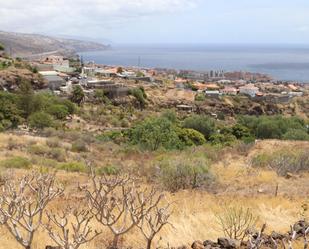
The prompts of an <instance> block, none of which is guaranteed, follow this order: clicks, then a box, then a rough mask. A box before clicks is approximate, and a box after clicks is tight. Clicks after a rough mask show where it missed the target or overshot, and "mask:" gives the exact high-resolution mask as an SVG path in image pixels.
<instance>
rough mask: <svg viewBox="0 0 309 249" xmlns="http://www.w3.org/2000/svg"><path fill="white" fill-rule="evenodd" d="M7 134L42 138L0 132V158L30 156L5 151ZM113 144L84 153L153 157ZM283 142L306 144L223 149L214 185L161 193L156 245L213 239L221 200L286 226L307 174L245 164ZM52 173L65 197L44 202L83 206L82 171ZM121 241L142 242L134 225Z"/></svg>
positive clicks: (296, 210) (294, 216)
mask: <svg viewBox="0 0 309 249" xmlns="http://www.w3.org/2000/svg"><path fill="white" fill-rule="evenodd" d="M9 137H11V138H12V139H14V141H16V143H18V144H20V146H21V147H22V146H26V145H27V144H28V143H29V141H32V142H33V141H35V142H36V143H37V144H45V143H46V141H45V139H43V138H38V137H30V136H13V135H6V134H0V149H1V151H0V160H3V159H5V158H8V157H9V156H12V155H13V156H15V155H20V156H25V157H30V155H29V154H28V153H27V150H23V149H14V150H12V151H7V150H6V146H7V143H8V139H9ZM113 146H114V145H113ZM113 146H108V147H107V148H106V147H104V146H99V147H91V148H90V152H89V153H90V155H91V156H93V158H94V160H96V161H97V163H98V164H103V163H117V162H121V163H122V164H123V165H130V167H136V166H139V167H141V166H142V165H146V164H147V163H148V162H150V161H151V160H153V159H154V158H155V157H156V155H152V154H144V155H140V154H139V153H137V154H135V156H132V155H126V154H125V153H119V148H118V147H113ZM284 146H293V147H301V148H304V147H307V146H308V147H309V143H303V142H299V143H298V142H285V141H260V142H258V143H257V145H255V146H254V147H253V149H252V150H251V151H250V153H249V156H248V157H244V156H235V155H229V154H227V155H225V160H222V161H220V162H218V163H216V164H214V165H213V166H212V173H213V174H214V175H216V178H217V182H218V183H217V186H216V189H215V191H212V192H207V191H205V190H204V191H203V190H186V191H181V192H177V193H175V194H170V193H166V198H167V200H168V201H170V202H174V205H173V214H172V217H171V223H172V224H173V226H167V227H165V228H164V229H163V230H162V231H161V233H160V235H159V236H158V237H157V238H156V240H155V245H156V246H160V247H167V245H168V244H169V245H172V246H180V245H190V244H191V243H192V242H193V241H195V240H206V239H213V240H215V239H216V238H217V237H219V236H222V235H223V234H222V232H221V231H220V229H219V226H218V225H217V222H216V218H215V215H216V214H217V213H218V212H220V208H221V207H222V206H223V205H224V204H232V205H241V206H243V207H248V208H251V209H252V211H253V212H254V214H256V215H258V216H259V224H262V223H264V222H266V223H267V225H268V226H267V230H268V231H269V232H271V231H273V230H276V231H278V232H286V231H287V230H288V229H289V225H291V224H293V223H294V222H295V221H297V220H298V219H299V214H300V211H301V205H302V204H303V203H305V202H307V203H308V202H309V199H308V196H309V174H304V175H302V176H301V177H299V178H295V179H285V178H282V177H278V176H277V175H276V174H275V173H274V172H272V171H265V170H256V169H252V168H250V167H249V166H248V161H249V158H250V157H252V156H253V155H256V154H257V153H262V152H264V151H270V150H273V148H280V147H281V148H282V147H284ZM199 152H200V151H199ZM115 153H116V154H118V155H119V158H116V157H115ZM71 156H74V154H72V155H71ZM140 156H141V157H140ZM137 159H139V162H137ZM24 173H26V171H25V170H14V177H18V176H21V175H23V174H24ZM57 177H58V179H59V180H60V181H61V182H62V183H63V184H64V185H65V187H66V196H65V200H57V201H55V202H53V203H52V204H51V206H50V207H49V208H50V209H53V210H57V209H61V208H62V207H63V206H67V205H68V203H70V204H71V205H74V206H80V207H85V206H83V205H84V204H83V203H84V195H83V193H82V192H78V191H77V185H78V183H79V182H80V183H81V184H85V183H87V179H88V178H87V175H82V174H79V173H66V172H58V175H57ZM277 184H279V195H278V196H277V197H275V196H274V190H275V187H276V185H277ZM93 226H94V227H95V228H96V229H100V230H101V229H102V227H101V226H100V225H99V224H97V223H96V222H93ZM111 238H112V236H111V233H110V232H109V231H108V230H107V229H106V228H104V233H103V234H102V235H101V236H99V237H98V238H97V239H96V240H95V241H93V242H91V243H90V244H89V245H87V246H84V247H81V248H82V249H97V248H104V246H105V245H107V244H108V242H109V241H110V240H111ZM123 243H124V245H127V246H132V247H133V248H143V247H144V245H145V241H144V240H143V238H142V237H141V235H140V234H139V233H138V232H137V231H136V230H133V231H132V232H131V233H130V234H128V235H126V236H125V237H124V240H123ZM46 244H53V243H52V242H51V241H50V240H49V238H48V235H47V234H46V232H45V231H43V230H41V231H40V232H39V233H38V234H37V235H36V237H35V241H34V246H33V249H42V248H44V246H45V245H46ZM7 248H10V249H11V248H12V249H13V248H14V249H19V248H21V247H19V246H18V244H17V243H16V242H15V241H14V239H13V238H12V237H11V236H10V235H9V234H8V233H7V232H6V230H5V229H3V228H0V249H7Z"/></svg>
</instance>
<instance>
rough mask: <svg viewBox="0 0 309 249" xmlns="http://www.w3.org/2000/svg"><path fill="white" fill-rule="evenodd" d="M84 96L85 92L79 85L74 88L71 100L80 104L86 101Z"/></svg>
mask: <svg viewBox="0 0 309 249" xmlns="http://www.w3.org/2000/svg"><path fill="white" fill-rule="evenodd" d="M84 98H85V93H84V91H83V89H82V87H81V86H79V85H77V86H75V87H74V88H73V93H72V96H71V101H72V102H74V103H76V104H78V105H81V104H82V102H83V101H84Z"/></svg>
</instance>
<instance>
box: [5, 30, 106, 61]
mask: <svg viewBox="0 0 309 249" xmlns="http://www.w3.org/2000/svg"><path fill="white" fill-rule="evenodd" d="M0 43H2V44H3V45H4V46H5V48H6V50H7V52H9V53H11V54H12V55H13V56H19V57H24V56H31V55H35V54H42V53H55V52H57V53H60V54H64V55H69V54H74V53H76V52H82V51H96V50H105V49H108V46H106V45H103V44H100V43H96V42H89V41H79V40H73V39H62V38H55V37H49V36H44V35H37V34H22V33H11V32H3V31H0Z"/></svg>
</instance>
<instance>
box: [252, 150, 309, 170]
mask: <svg viewBox="0 0 309 249" xmlns="http://www.w3.org/2000/svg"><path fill="white" fill-rule="evenodd" d="M251 164H252V166H253V167H263V168H270V169H272V170H274V171H276V173H277V174H278V175H280V176H286V175H287V173H299V172H304V171H308V170H309V155H308V153H307V151H306V150H294V151H293V150H291V149H281V150H278V151H276V152H274V153H264V154H259V155H257V156H255V157H253V158H252V160H251Z"/></svg>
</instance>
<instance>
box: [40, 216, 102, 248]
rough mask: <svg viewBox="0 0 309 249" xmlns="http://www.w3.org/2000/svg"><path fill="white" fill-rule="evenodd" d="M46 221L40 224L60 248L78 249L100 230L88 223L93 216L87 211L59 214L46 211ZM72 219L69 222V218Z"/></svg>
mask: <svg viewBox="0 0 309 249" xmlns="http://www.w3.org/2000/svg"><path fill="white" fill-rule="evenodd" d="M47 217H48V223H47V224H42V226H43V227H44V228H45V229H46V230H47V232H48V234H49V236H50V238H51V239H52V240H53V241H54V242H55V243H56V244H57V245H58V246H59V247H60V248H62V249H78V248H79V247H80V246H81V245H83V244H86V243H88V242H90V241H92V240H93V239H95V238H96V237H97V236H98V235H100V234H101V232H98V231H96V230H95V231H93V230H92V228H91V226H90V225H89V223H90V221H91V220H92V218H93V216H91V215H90V213H89V211H85V210H82V211H77V210H75V211H73V213H69V212H63V213H62V214H61V215H59V214H52V213H47ZM70 219H72V220H73V221H72V222H71V223H69V220H70Z"/></svg>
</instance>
